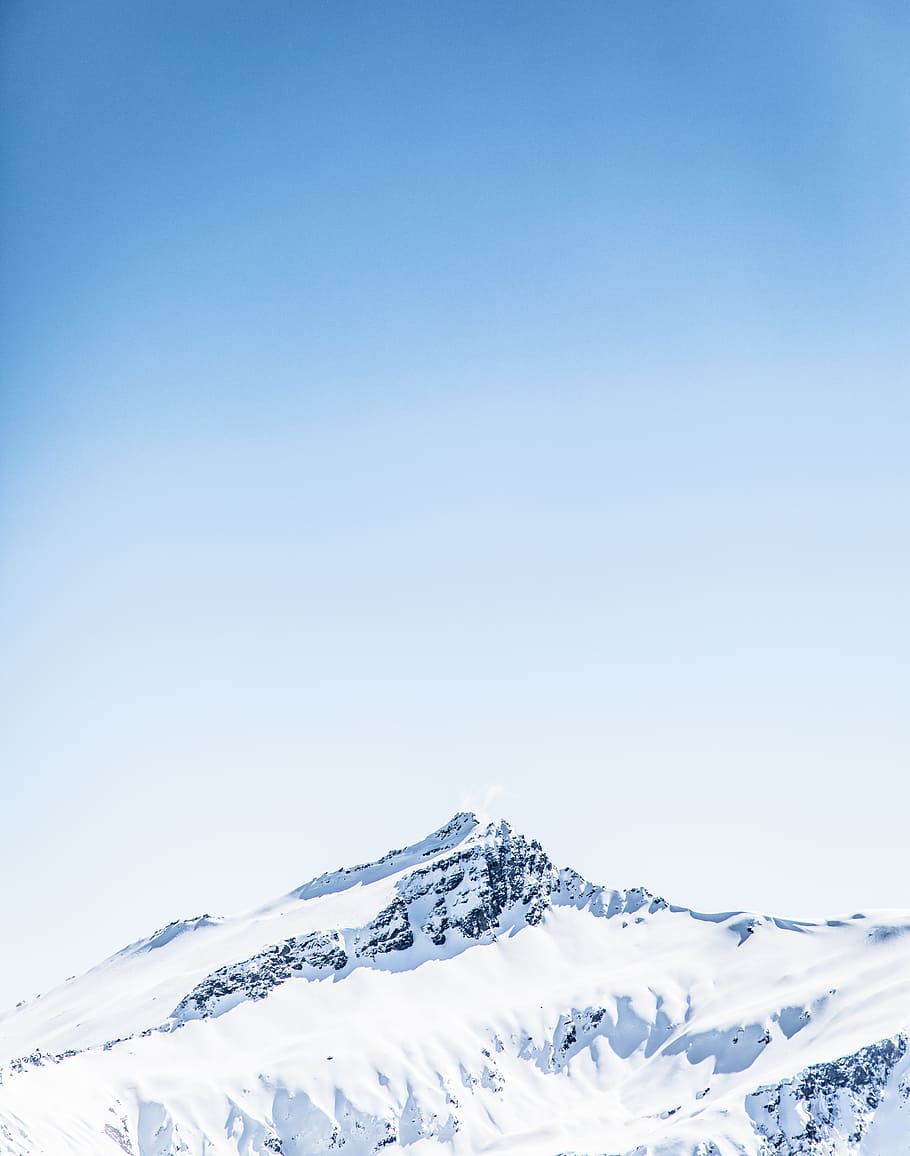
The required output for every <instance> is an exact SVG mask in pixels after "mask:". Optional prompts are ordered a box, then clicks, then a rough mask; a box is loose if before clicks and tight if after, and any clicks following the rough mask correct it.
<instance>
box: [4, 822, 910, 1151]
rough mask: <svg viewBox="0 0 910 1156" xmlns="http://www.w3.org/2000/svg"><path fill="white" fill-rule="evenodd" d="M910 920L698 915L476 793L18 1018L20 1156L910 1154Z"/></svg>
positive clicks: (126, 955) (160, 942)
mask: <svg viewBox="0 0 910 1156" xmlns="http://www.w3.org/2000/svg"><path fill="white" fill-rule="evenodd" d="M908 930H910V914H908V913H903V912H887V913H881V914H880V915H872V914H870V915H868V916H866V917H862V916H857V917H854V918H852V919H849V920H831V921H828V922H825V923H815V924H810V923H792V922H790V921H785V920H778V919H774V918H771V917H767V916H759V915H755V914H750V913H744V912H725V913H719V914H714V915H711V914H704V913H698V912H694V911H691V910H689V909H688V908H685V907H681V906H676V905H674V904H670V903H668V902H666V901H665V900H664V899H662V898H660V897H657V896H655V895H653V894H651V893H650V892H648V891H647V890H646V889H644V888H630V889H627V890H618V889H610V888H606V887H603V886H600V885H598V884H595V883H591V882H589V881H587V880H585V879H583V878H582V877H581V876H579V875H578V874H577V873H576V872H575V871H573V870H571V869H570V868H564V867H563V868H560V867H558V866H557V865H555V864H554V863H553V862H552V860H551V859H550V858H549V856H548V855H547V854H546V852H545V851H544V849H543V847H542V846H541V845H540V843H539V842H537V841H536V840H534V839H532V838H528V837H527V836H525V835H522V834H520V833H517V832H515V831H513V829H512V828H511V827H510V826H509V825H508V824H507V823H505V822H498V823H493V824H490V825H488V826H481V825H480V824H479V823H478V822H477V820H476V818H475V817H474V816H473V815H469V814H459V815H456V816H455V817H454V818H453V819H452V820H450V821H449V822H448V823H446V824H444V825H443V826H442V827H440V828H439V829H438V830H437V831H435V832H433V834H432V835H429V836H427V837H426V838H425V839H422V840H420V841H419V842H417V843H414V844H412V845H410V846H408V847H405V848H403V849H401V850H398V851H394V852H390V853H389V854H388V855H385V856H383V857H382V858H381V859H379V860H377V861H376V862H375V863H365V864H361V865H359V866H358V867H355V868H351V869H347V870H340V871H334V872H330V873H328V874H326V875H322V876H320V877H319V878H318V879H315V880H313V881H311V882H310V883H308V884H305V885H304V886H303V887H300V888H298V889H296V890H295V891H292V892H290V893H289V894H288V895H286V896H285V897H284V898H283V899H281V900H278V901H276V902H275V903H272V904H268V905H266V906H265V907H263V908H260V909H258V910H257V911H254V912H252V913H249V914H247V915H244V916H234V917H229V918H218V919H216V918H212V917H210V916H202V917H199V918H197V919H193V920H183V921H176V922H174V923H172V924H169V925H168V926H167V927H165V928H162V929H161V930H160V931H158V932H156V933H155V934H154V935H152V936H150V937H149V938H148V939H145V940H141V941H139V942H138V943H135V944H131V945H130V947H128V948H125V949H124V950H123V951H122V952H120V953H118V954H117V955H115V956H114V957H112V958H111V959H110V960H107V961H105V962H104V963H102V964H100V965H99V966H98V967H97V968H94V969H93V970H92V971H91V972H89V973H87V974H86V975H85V976H83V977H81V978H80V979H76V980H73V981H72V982H70V983H67V984H65V985H63V986H62V987H61V988H58V989H56V990H55V991H53V992H50V993H48V994H47V995H46V996H44V997H42V998H41V999H39V1000H37V1001H33V1002H32V1003H31V1004H29V1005H26V1006H24V1007H20V1008H18V1009H14V1010H13V1011H11V1012H9V1013H6V1014H5V1015H4V1016H2V1017H0V1075H2V1083H0V1154H2V1156H43V1154H47V1156H58V1154H61V1156H62V1153H64V1152H66V1153H69V1152H72V1153H73V1154H74V1156H89V1154H91V1156H95V1154H96V1153H99V1154H102V1156H103V1153H108V1156H118V1153H123V1152H125V1153H127V1154H128V1156H175V1154H176V1153H178V1152H184V1153H190V1154H196V1153H198V1154H199V1156H202V1154H203V1153H205V1154H206V1156H266V1153H269V1154H271V1156H275V1154H276V1153H277V1154H280V1156H320V1154H323V1153H325V1154H329V1153H331V1154H332V1156H335V1154H336V1152H337V1150H338V1149H342V1150H343V1151H344V1152H345V1153H346V1154H347V1156H367V1154H368V1153H370V1154H372V1153H377V1152H380V1151H381V1152H384V1153H386V1156H391V1154H392V1153H395V1152H402V1153H404V1152H408V1153H410V1154H411V1156H469V1154H470V1156H474V1154H475V1153H480V1152H487V1151H489V1152H491V1153H492V1152H497V1153H521V1154H522V1156H557V1154H558V1153H569V1152H573V1153H579V1154H580V1153H589V1154H591V1156H594V1154H604V1153H610V1154H611V1156H616V1154H626V1153H629V1154H632V1153H634V1154H635V1156H652V1154H653V1156H658V1154H659V1156H694V1154H696V1153H697V1154H698V1156H708V1154H714V1156H717V1154H719V1156H733V1154H736V1156H743V1154H746V1156H759V1154H761V1156H768V1154H770V1153H776V1154H781V1156H788V1154H789V1153H797V1152H798V1153H809V1152H819V1153H830V1154H831V1156H834V1153H838V1154H840V1153H847V1152H857V1153H861V1154H866V1156H873V1153H875V1154H876V1156H891V1154H892V1153H894V1154H896V1153H899V1152H904V1151H906V1152H910V1127H908V1124H907V1113H906V1109H905V1104H906V1101H907V1098H908V1087H910V1083H908V1076H907V1074H906V1072H905V1069H906V1067H907V1064H908V1063H910V1060H908V1058H907V1055H906V1052H907V1048H906V1036H907V1030H908V1027H910V939H908V937H907V934H906V933H907V931H908ZM51 1106H52V1107H51Z"/></svg>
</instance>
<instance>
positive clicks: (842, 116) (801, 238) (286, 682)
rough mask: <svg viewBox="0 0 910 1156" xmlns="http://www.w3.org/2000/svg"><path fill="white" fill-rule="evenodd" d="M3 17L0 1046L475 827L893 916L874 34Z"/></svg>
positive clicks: (771, 14) (895, 871)
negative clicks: (162, 966)
mask: <svg viewBox="0 0 910 1156" xmlns="http://www.w3.org/2000/svg"><path fill="white" fill-rule="evenodd" d="M0 19H2V24H3V27H2V36H0V43H2V48H0V53H2V84H3V92H2V99H0V109H2V112H0V124H2V133H3V139H4V149H3V158H2V160H0V166H2V169H0V178H2V179H0V213H2V219H0V228H2V249H3V253H4V259H3V262H2V265H0V297H2V300H0V306H2V316H3V319H4V320H3V323H2V324H3V341H2V353H0V373H2V381H3V388H2V398H0V636H2V637H3V639H4V640H5V641H4V645H3V647H2V657H0V664H2V666H0V696H2V699H0V700H2V702H3V704H4V713H5V716H6V717H5V718H4V722H3V726H2V728H0V763H2V766H3V768H4V786H5V806H4V808H3V820H2V823H3V837H2V839H0V866H2V870H3V874H4V878H5V879H6V880H7V887H6V889H5V899H4V917H5V919H6V926H7V929H8V935H9V936H11V937H12V941H13V942H14V943H15V944H16V945H17V951H16V952H15V953H13V955H12V957H11V958H7V959H5V960H4V961H3V964H2V969H0V996H2V997H3V998H4V999H5V1000H13V999H16V998H18V997H19V996H20V995H26V994H32V993H33V991H34V990H36V989H37V988H40V987H41V986H44V985H46V984H49V983H50V982H53V981H55V980H58V979H60V978H62V977H63V974H68V973H70V972H73V971H76V970H78V969H79V968H81V967H84V966H87V965H88V964H90V963H92V962H94V961H95V960H96V959H97V958H99V957H100V956H102V955H104V954H106V953H108V952H110V951H112V950H114V949H116V948H118V947H119V946H121V945H122V944H123V942H125V941H126V940H128V939H130V938H135V937H138V936H139V935H141V934H144V933H146V932H147V931H149V930H151V929H152V927H154V926H155V925H156V924H160V923H163V922H166V921H168V920H169V919H171V918H176V917H178V916H183V915H189V914H192V913H193V912H195V911H196V910H197V909H198V910H232V909H237V908H239V907H243V906H244V905H250V904H254V903H256V902H258V901H260V900H264V899H265V898H267V897H269V896H271V895H273V894H275V893H278V892H281V891H283V890H286V889H289V888H290V887H292V886H294V885H296V884H298V883H300V882H301V881H302V880H303V879H304V878H306V877H307V876H309V875H312V874H315V873H317V872H318V871H321V870H323V869H325V868H328V867H331V866H335V865H337V863H340V862H344V861H347V860H350V859H357V858H361V857H363V856H365V855H370V854H373V853H376V854H379V853H381V852H383V851H384V850H386V849H387V844H391V843H395V842H399V843H400V842H402V841H407V840H409V839H411V838H417V837H419V836H420V835H422V834H423V833H424V832H425V831H426V830H427V829H429V828H431V827H434V826H437V825H438V824H439V823H441V822H442V821H443V820H444V819H445V818H447V817H448V815H449V814H450V813H451V812H453V811H454V810H455V809H456V808H457V807H458V806H460V805H462V804H463V803H464V802H466V801H471V800H476V801H478V802H479V801H480V800H482V799H483V798H484V797H485V796H487V795H488V794H489V793H490V791H491V790H493V793H494V795H498V800H497V802H496V804H495V809H496V810H499V811H501V812H503V813H504V814H506V815H507V816H509V817H512V818H513V819H514V821H516V822H517V823H518V824H519V825H521V826H522V827H524V828H526V829H527V830H528V831H529V832H530V833H533V834H536V835H538V836H539V837H541V838H542V839H543V841H544V843H545V845H547V846H548V847H549V848H551V849H552V851H553V853H554V854H555V855H556V856H557V857H558V858H559V859H560V860H563V861H566V862H571V863H573V864H574V865H575V866H577V867H578V868H579V869H581V870H583V871H584V872H586V873H587V874H589V875H591V876H593V877H595V878H598V879H601V880H603V881H606V882H609V883H613V884H616V885H633V884H637V883H645V884H647V885H649V886H651V887H653V888H654V889H657V890H659V891H662V892H663V893H664V894H667V895H669V896H670V897H671V898H673V899H674V900H676V901H679V902H683V903H687V904H690V905H692V906H696V907H702V908H708V907H731V906H749V907H756V908H761V909H765V910H774V911H776V912H777V913H779V914H783V915H797V916H801V915H811V914H828V913H831V912H833V911H841V910H846V909H852V908H855V907H859V906H866V907H869V906H880V905H903V906H907V905H910V894H908V892H907V888H906V883H905V878H904V876H905V871H904V846H905V833H904V821H903V817H902V814H901V811H902V808H901V807H900V806H899V805H897V804H898V802H899V800H900V799H901V793H902V791H903V787H902V783H903V782H904V781H905V779H906V772H907V770H908V765H907V764H908V759H907V756H908V733H907V725H906V718H907V693H908V689H910V688H908V677H907V659H906V656H907V653H908V642H910V638H908V633H910V631H908V613H907V611H908V606H907V595H906V591H907V589H908V579H910V575H908V569H910V565H908V563H910V552H908V544H907V542H908V539H907V521H908V519H907V515H908V503H907V496H908V480H910V479H908V465H907V463H908V460H910V455H908V452H907V451H908V447H907V429H908V428H910V427H908V417H910V414H908V409H910V404H908V389H907V373H906V366H907V363H908V358H907V355H908V352H910V351H908V344H910V342H908V338H907V328H908V327H907V324H906V318H907V315H908V305H910V301H908V288H910V274H908V270H910V211H908V205H910V179H908V178H910V147H908V145H910V141H908V125H910V80H908V76H907V69H906V51H907V46H908V33H910V13H908V10H907V8H906V6H905V5H903V4H898V3H884V2H882V3H859V2H856V3H844V2H841V3H830V2H825V3H820V2H819V3H807V4H802V5H792V4H789V3H767V4H760V5H759V4H742V5H731V4H728V3H726V2H724V3H721V2H717V3H692V4H676V3H653V4H646V5H642V4H631V3H630V4H600V3H598V4H593V3H590V4H589V3H569V4H555V3H552V4H540V3H521V4H519V3H497V4H487V3H484V4H480V3H458V4H450V3H439V4H434V5H427V4H421V3H416V2H415V3H390V4H386V5H382V6H380V5H367V4H348V3H332V4H329V3H320V4H317V3H309V2H303V3H293V4H292V3H286V2H285V3H276V2H266V3H263V4H257V5H244V4H239V3H232V2H229V3H224V2H220V3H217V4H215V3H204V2H200V3H197V4H193V5H186V4H177V3H156V4H135V5H128V6H124V5H122V4H115V3H102V2H86V3H82V4H71V5H70V4H67V5H60V4H58V3H43V2H41V0H37V2H36V0H32V2H29V3H25V2H24V0H23V2H12V3H9V4H7V5H5V7H4V12H3V15H2V18H0ZM500 788H501V794H500ZM807 867H809V870H807ZM48 914H50V915H52V917H53V920H54V922H55V924H56V931H53V932H52V931H49V930H48V927H47V916H48ZM61 937H62V938H63V941H64V942H65V943H66V944H67V946H61ZM52 944H53V953H52V954H51V953H50V951H49V949H50V947H51V945H52ZM36 956H43V959H44V962H42V963H40V964H37V963H36V962H35V959H36Z"/></svg>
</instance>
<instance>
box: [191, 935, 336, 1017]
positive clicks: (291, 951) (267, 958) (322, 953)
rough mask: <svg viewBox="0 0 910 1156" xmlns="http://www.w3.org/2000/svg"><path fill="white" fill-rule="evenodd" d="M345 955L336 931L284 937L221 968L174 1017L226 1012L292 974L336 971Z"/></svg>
mask: <svg viewBox="0 0 910 1156" xmlns="http://www.w3.org/2000/svg"><path fill="white" fill-rule="evenodd" d="M347 961H348V957H347V955H346V954H345V951H344V948H343V947H342V945H341V936H340V935H339V934H338V932H337V931H316V932H313V933H312V934H311V935H304V936H299V937H295V938H292V939H286V940H285V941H284V942H283V943H276V944H274V946H272V947H268V948H266V950H265V951H260V952H258V953H257V954H256V955H254V956H251V957H250V958H249V959H245V960H243V961H242V962H240V963H235V964H231V965H228V966H227V967H220V968H219V969H218V970H217V971H214V972H212V974H211V975H209V976H207V977H206V978H205V979H204V980H203V981H202V983H199V984H197V985H196V987H194V988H193V990H192V991H191V992H190V993H189V995H187V996H186V997H185V998H184V999H183V1000H181V1001H180V1003H179V1004H178V1006H177V1008H176V1009H175V1011H174V1016H175V1018H177V1019H181V1020H183V1019H197V1018H199V1017H205V1016H210V1015H213V1014H216V1013H217V1012H219V1011H227V1010H228V1009H229V1008H231V1007H234V1006H235V1005H236V1004H237V1002H238V1001H239V1000H241V999H265V997H266V996H267V995H268V994H269V992H270V991H271V990H272V988H274V987H277V986H278V984H280V983H284V981H285V980H287V979H290V978H291V976H293V975H297V976H300V977H301V978H303V977H308V978H313V977H314V975H320V974H325V973H328V972H331V971H339V970H340V969H341V968H343V967H344V966H345V964H346V963H347Z"/></svg>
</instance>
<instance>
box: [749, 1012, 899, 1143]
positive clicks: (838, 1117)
mask: <svg viewBox="0 0 910 1156" xmlns="http://www.w3.org/2000/svg"><path fill="white" fill-rule="evenodd" d="M906 1051H907V1038H906V1036H904V1035H897V1036H895V1037H893V1038H892V1039H887V1040H881V1041H880V1042H878V1043H875V1044H871V1045H869V1047H865V1048H861V1049H860V1050H859V1051H858V1052H855V1053H854V1054H853V1055H850V1056H844V1057H843V1058H842V1059H839V1060H834V1061H833V1062H832V1063H827V1064H813V1065H812V1067H810V1068H806V1069H805V1071H803V1072H800V1073H799V1075H798V1076H795V1077H794V1078H793V1079H792V1080H785V1081H784V1082H783V1083H780V1084H777V1085H776V1086H774V1087H766V1088H759V1090H758V1091H757V1092H755V1093H754V1094H753V1095H751V1096H748V1097H747V1098H746V1110H747V1112H748V1113H749V1115H750V1117H751V1118H752V1120H753V1122H754V1124H755V1130H756V1132H758V1134H759V1135H760V1136H761V1137H762V1146H761V1152H762V1156H766V1154H767V1156H772V1154H773V1156H804V1154H806V1156H808V1154H811V1156H837V1154H839V1153H842V1152H853V1151H856V1150H857V1146H858V1145H859V1144H860V1142H861V1141H862V1140H863V1138H864V1137H865V1136H866V1135H867V1133H868V1132H869V1129H870V1127H871V1126H872V1125H873V1123H874V1121H875V1118H876V1114H877V1113H878V1110H879V1109H880V1108H881V1106H882V1103H883V1100H884V1099H885V1097H886V1096H889V1095H890V1096H891V1097H895V1098H898V1099H899V1101H901V1102H904V1101H906V1100H907V1097H908V1095H910V1083H908V1082H906V1081H905V1080H901V1081H899V1082H898V1083H897V1086H889V1085H891V1084H892V1083H893V1081H892V1076H893V1075H894V1072H895V1068H896V1067H897V1065H898V1063H899V1062H900V1060H902V1059H903V1057H904V1055H905V1054H906ZM905 1139H906V1137H905ZM905 1150H906V1148H902V1149H901V1151H905ZM880 1151H881V1156H891V1153H890V1151H889V1150H888V1149H886V1148H882V1149H880Z"/></svg>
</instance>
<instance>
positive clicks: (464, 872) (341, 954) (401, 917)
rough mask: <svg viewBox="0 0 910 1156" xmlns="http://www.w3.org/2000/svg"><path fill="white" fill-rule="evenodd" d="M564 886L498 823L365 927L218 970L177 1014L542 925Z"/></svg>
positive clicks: (407, 878)
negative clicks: (413, 951)
mask: <svg viewBox="0 0 910 1156" xmlns="http://www.w3.org/2000/svg"><path fill="white" fill-rule="evenodd" d="M465 825H466V824H465V822H464V816H456V819H454V820H453V821H452V823H449V824H447V825H446V826H445V827H443V828H441V829H440V831H439V832H436V836H435V837H437V838H438V839H439V841H440V843H441V844H442V845H443V846H444V845H445V843H446V842H447V840H448V839H449V838H451V837H452V836H453V834H454V833H455V832H458V831H463V830H464V827H465ZM425 853H426V854H430V853H431V851H430V850H427V851H426V852H425ZM413 855H414V853H413V850H412V849H410V848H408V849H406V850H405V851H396V852H393V853H392V854H391V855H390V856H385V858H384V859H383V860H380V864H382V867H383V870H385V869H386V868H387V867H388V866H389V865H390V864H391V863H392V862H393V861H394V857H395V856H397V857H398V859H399V861H400V860H401V859H402V858H403V859H406V860H407V861H408V862H410V861H411V859H413ZM375 867H376V865H375V864H367V865H366V866H365V867H363V868H361V870H362V871H363V872H364V873H365V874H367V875H368V876H369V877H371V878H372V877H374V876H375V874H376V872H375V870H374V868H375ZM338 874H339V873H336V875H335V876H332V877H329V876H323V877H322V880H323V883H321V884H320V886H323V885H326V886H327V885H328V884H325V882H324V881H325V880H327V879H329V878H332V879H334V880H335V882H336V885H337V883H338ZM340 874H341V875H343V885H344V888H345V889H346V888H347V887H351V886H354V885H355V883H356V879H354V878H353V873H351V874H350V875H349V874H348V873H340ZM579 878H580V877H579ZM559 888H560V875H559V872H558V871H557V870H556V868H555V867H554V865H553V863H552V862H551V861H550V859H549V858H548V857H547V855H546V854H545V853H544V851H543V848H542V847H541V846H540V844H539V843H538V842H536V841H534V840H528V839H526V838H525V837H524V836H523V835H515V834H513V832H512V830H511V828H510V827H509V825H508V823H501V824H499V825H491V826H490V827H489V828H488V829H487V831H486V832H485V834H484V838H483V839H482V840H481V841H479V842H475V843H472V844H471V845H470V846H468V847H464V848H461V849H459V850H455V851H453V852H452V853H451V854H449V855H447V856H445V857H444V858H442V859H440V858H437V859H436V860H435V861H434V862H433V863H432V864H429V865H427V866H418V867H414V868H413V869H411V870H405V873H404V874H403V875H402V877H401V879H399V880H398V882H397V883H396V885H395V892H396V898H395V899H393V901H392V902H391V903H390V904H389V905H388V906H387V907H385V908H383V910H382V911H380V912H379V913H378V915H376V916H375V917H374V918H373V919H372V920H371V921H370V922H369V923H367V924H366V925H365V926H363V927H360V928H346V929H344V930H341V931H336V930H332V931H319V932H314V933H312V934H310V935H305V936H302V937H298V938H294V939H288V940H285V941H284V942H283V943H279V944H274V945H273V946H271V947H269V948H267V949H266V950H264V951H261V952H258V953H257V954H256V955H254V956H251V957H250V958H249V959H245V960H242V961H241V962H239V963H236V964H233V965H229V966H227V967H222V968H219V969H218V971H216V972H213V973H212V975H210V976H208V977H206V979H205V980H203V981H202V983H200V984H198V985H197V986H196V987H195V988H194V989H193V990H192V991H191V992H190V993H189V994H188V995H187V996H186V997H185V998H184V999H183V1000H181V1002H180V1004H179V1005H178V1006H177V1007H176V1008H175V1010H174V1018H176V1019H177V1020H185V1019H196V1018H199V1017H203V1018H204V1017H206V1016H211V1015H218V1014H221V1013H222V1012H224V1011H228V1010H229V1009H230V1008H232V1007H234V1006H235V1005H236V1004H237V1002H238V1001H239V1000H240V999H263V998H264V997H265V996H267V995H268V993H269V992H270V991H271V990H272V989H273V988H275V987H277V986H278V985H279V984H282V983H285V982H286V981H287V980H289V979H292V978H294V977H297V978H310V979H311V978H314V976H318V975H326V974H330V973H331V972H332V971H341V970H343V969H344V968H346V967H357V966H365V965H366V966H369V965H372V966H382V957H384V956H388V955H390V954H391V953H392V952H402V951H408V950H409V949H410V948H413V947H414V946H415V943H416V942H417V938H418V937H419V938H420V939H421V940H423V941H424V947H425V948H427V947H429V954H431V955H432V954H433V950H432V949H433V948H442V947H443V946H445V945H446V944H447V943H448V942H449V941H450V939H451V938H452V936H455V937H456V939H457V940H458V942H459V945H461V946H464V945H465V944H466V943H468V942H471V941H476V940H479V939H481V938H482V937H483V936H485V935H495V934H497V933H498V932H499V931H501V930H502V929H503V927H505V926H509V927H515V926H521V925H523V924H528V925H532V926H533V925H534V924H537V923H540V921H541V919H542V918H543V915H544V912H545V911H546V909H547V907H548V906H549V905H550V903H551V897H552V896H553V895H554V893H557V894H558V892H559ZM636 909H637V908H636ZM427 941H428V942H427Z"/></svg>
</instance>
